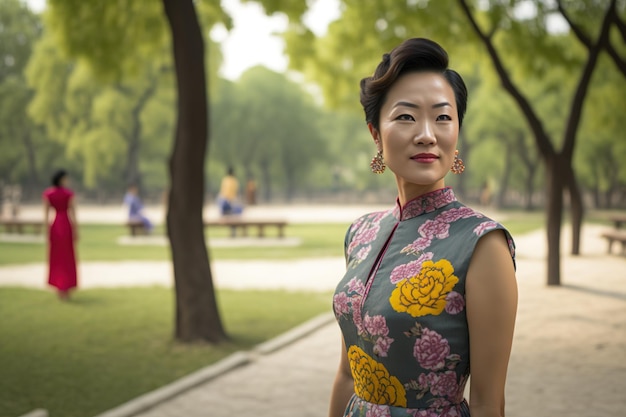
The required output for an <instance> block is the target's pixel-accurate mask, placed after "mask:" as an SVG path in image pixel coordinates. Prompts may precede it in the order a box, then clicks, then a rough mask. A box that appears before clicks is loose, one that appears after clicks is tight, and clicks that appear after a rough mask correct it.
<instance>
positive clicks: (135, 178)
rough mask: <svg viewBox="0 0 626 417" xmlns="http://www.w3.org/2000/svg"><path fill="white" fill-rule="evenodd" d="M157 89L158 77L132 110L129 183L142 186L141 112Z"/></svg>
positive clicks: (128, 165) (129, 139)
mask: <svg viewBox="0 0 626 417" xmlns="http://www.w3.org/2000/svg"><path fill="white" fill-rule="evenodd" d="M155 91H156V79H153V80H151V83H150V85H149V86H148V88H146V89H145V90H144V92H143V93H142V94H141V96H140V97H139V99H138V100H137V103H136V104H135V106H134V107H133V110H132V112H131V119H132V123H133V127H132V129H131V132H130V137H129V138H128V151H127V160H126V182H127V185H131V184H135V185H137V186H138V187H140V188H141V186H142V184H141V183H142V181H141V173H140V172H139V149H140V144H141V120H140V117H141V112H142V111H143V109H144V108H145V106H146V104H147V103H148V100H149V99H150V97H152V95H153V94H154V92H155Z"/></svg>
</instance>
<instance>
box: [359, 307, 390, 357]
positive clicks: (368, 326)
mask: <svg viewBox="0 0 626 417" xmlns="http://www.w3.org/2000/svg"><path fill="white" fill-rule="evenodd" d="M363 330H364V332H363V333H364V334H363V337H364V338H365V339H367V340H370V341H372V342H373V343H374V353H375V354H377V355H379V356H383V357H386V356H387V352H388V351H389V347H390V346H391V343H393V339H392V338H391V337H388V336H387V335H388V334H389V328H388V327H387V320H386V319H385V318H384V317H383V316H381V315H376V316H370V315H369V313H365V318H364V319H363Z"/></svg>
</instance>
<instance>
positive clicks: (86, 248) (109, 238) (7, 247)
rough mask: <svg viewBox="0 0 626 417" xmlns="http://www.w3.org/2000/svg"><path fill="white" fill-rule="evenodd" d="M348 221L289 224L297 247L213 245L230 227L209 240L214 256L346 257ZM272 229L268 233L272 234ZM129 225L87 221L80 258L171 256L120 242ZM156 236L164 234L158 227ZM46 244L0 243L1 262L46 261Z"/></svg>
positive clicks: (160, 249)
mask: <svg viewBox="0 0 626 417" xmlns="http://www.w3.org/2000/svg"><path fill="white" fill-rule="evenodd" d="M348 226H349V224H335V223H331V224H292V225H289V226H287V227H286V229H285V233H286V236H287V237H294V238H299V239H300V245H298V246H293V247H291V246H274V247H259V246H252V247H237V248H226V247H212V246H211V238H228V233H229V230H228V229H227V228H211V229H209V230H208V232H207V242H208V245H209V251H210V255H211V259H298V258H311V257H327V256H343V239H344V235H345V233H346V229H347V228H348ZM271 233H272V230H269V231H268V233H267V235H268V236H270V237H271V236H273V235H272V234H271ZM127 235H128V231H127V230H126V228H124V227H122V226H117V225H109V224H106V225H96V224H84V225H81V226H80V239H79V243H78V249H77V252H78V258H79V261H120V260H131V259H132V260H164V259H170V251H169V247H167V246H155V245H143V246H139V245H121V244H119V243H118V239H119V238H120V237H123V236H127ZM154 235H156V236H159V235H160V236H164V230H163V227H157V228H156V230H155V231H154ZM45 251H46V248H45V245H44V244H43V243H12V242H0V265H9V264H20V263H30V262H44V261H45V260H46V252H45Z"/></svg>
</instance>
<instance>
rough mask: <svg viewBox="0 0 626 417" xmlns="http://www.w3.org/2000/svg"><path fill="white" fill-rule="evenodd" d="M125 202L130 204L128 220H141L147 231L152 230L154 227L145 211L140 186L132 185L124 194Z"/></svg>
mask: <svg viewBox="0 0 626 417" xmlns="http://www.w3.org/2000/svg"><path fill="white" fill-rule="evenodd" d="M124 204H126V205H127V206H128V220H129V221H131V222H141V223H142V224H143V227H144V229H145V230H146V232H148V233H150V232H152V228H153V227H154V226H153V224H152V222H151V221H150V219H148V217H146V215H145V214H144V212H143V203H142V202H141V198H139V188H138V187H137V186H136V185H131V186H130V187H128V190H127V191H126V195H124Z"/></svg>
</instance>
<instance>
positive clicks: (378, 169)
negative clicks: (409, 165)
mask: <svg viewBox="0 0 626 417" xmlns="http://www.w3.org/2000/svg"><path fill="white" fill-rule="evenodd" d="M370 168H371V169H372V172H373V173H374V174H382V173H383V172H385V168H387V167H386V166H385V161H384V160H383V153H382V151H378V152H377V153H376V155H375V156H374V157H373V158H372V162H370Z"/></svg>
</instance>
